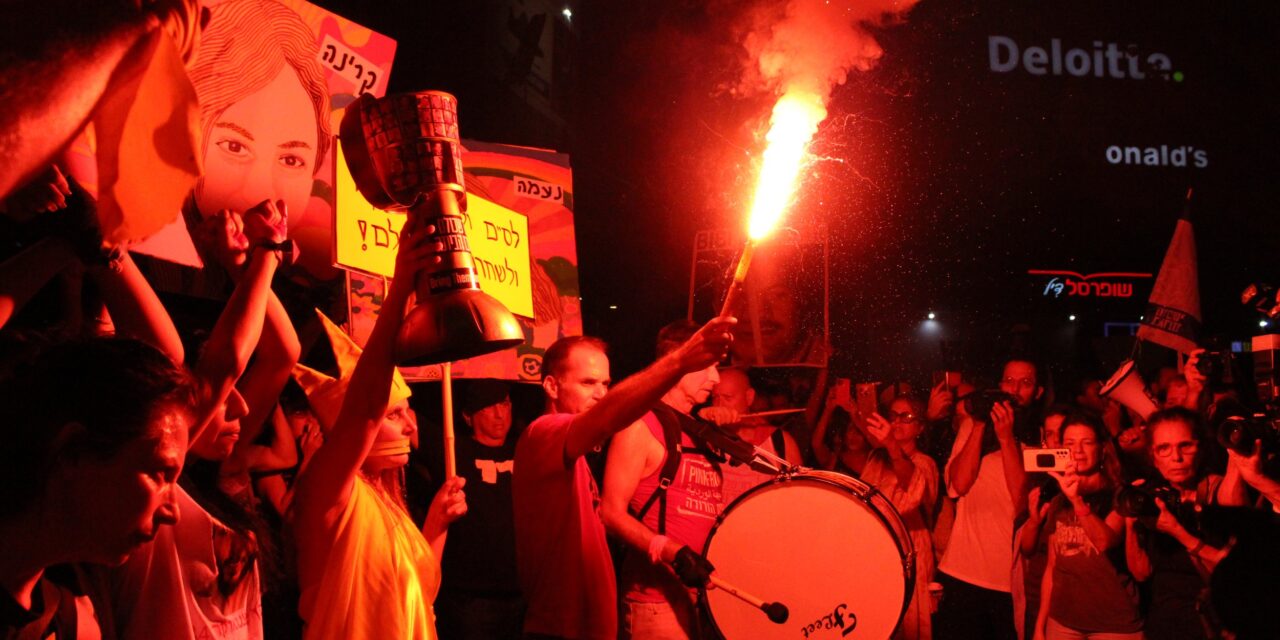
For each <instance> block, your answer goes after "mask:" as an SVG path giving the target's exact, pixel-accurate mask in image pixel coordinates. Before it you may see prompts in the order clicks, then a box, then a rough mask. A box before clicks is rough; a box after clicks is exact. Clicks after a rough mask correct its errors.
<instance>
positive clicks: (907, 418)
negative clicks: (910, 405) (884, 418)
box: [889, 411, 919, 422]
mask: <svg viewBox="0 0 1280 640" xmlns="http://www.w3.org/2000/svg"><path fill="white" fill-rule="evenodd" d="M918 419H919V417H918V416H916V414H914V413H911V412H910V411H907V412H905V413H903V412H898V411H890V412H889V422H915V421H916V420H918Z"/></svg>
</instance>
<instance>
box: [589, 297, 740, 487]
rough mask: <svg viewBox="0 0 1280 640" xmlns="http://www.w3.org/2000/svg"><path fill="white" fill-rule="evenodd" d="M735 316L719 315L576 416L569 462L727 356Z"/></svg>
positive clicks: (637, 418)
mask: <svg viewBox="0 0 1280 640" xmlns="http://www.w3.org/2000/svg"><path fill="white" fill-rule="evenodd" d="M737 322H738V321H737V319H735V318H715V319H713V320H711V321H710V322H708V323H707V324H705V325H703V327H702V328H701V329H699V330H698V332H697V333H695V334H693V336H692V337H691V338H689V340H688V341H686V342H685V343H684V344H682V345H680V346H679V347H678V348H677V349H676V350H675V351H672V352H671V353H668V354H667V355H665V356H663V357H662V358H660V359H659V360H658V361H657V362H655V363H653V364H652V365H649V367H648V368H646V369H645V370H644V371H641V372H640V373H637V374H635V375H633V376H631V377H630V378H627V379H626V380H623V381H622V382H621V383H620V384H618V386H616V387H614V388H613V389H611V390H610V391H609V393H608V394H606V395H605V396H604V397H603V398H601V399H600V402H598V403H596V405H595V406H593V407H591V408H590V409H588V410H587V411H586V412H584V413H581V414H579V415H577V416H574V418H573V421H572V422H571V423H570V424H569V433H568V435H567V436H566V437H565V443H564V459H565V464H566V465H569V464H572V463H573V461H574V460H577V459H578V458H579V457H581V456H583V455H585V454H586V453H587V452H588V451H591V450H592V449H594V448H596V447H597V446H599V445H601V444H603V443H604V441H605V440H607V439H608V438H609V436H611V435H613V434H614V433H615V432H617V431H620V430H622V429H624V428H626V427H627V425H630V424H631V423H633V422H635V421H636V420H639V419H640V417H641V416H643V415H644V413H645V412H646V411H648V410H649V407H651V406H652V405H653V404H654V403H655V402H657V401H658V400H659V399H661V398H662V394H664V393H666V392H667V391H668V390H670V389H671V387H672V386H673V385H674V384H675V383H676V381H678V380H679V379H680V376H683V375H684V374H686V373H690V372H693V371H697V370H699V369H705V368H707V367H709V366H711V365H713V364H716V363H717V362H720V361H721V360H723V359H724V358H725V356H726V355H727V354H728V351H729V343H730V342H732V341H733V336H732V334H731V333H730V329H732V327H733V325H734V324H736V323H737Z"/></svg>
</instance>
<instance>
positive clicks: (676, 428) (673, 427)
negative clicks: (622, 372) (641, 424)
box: [635, 407, 682, 534]
mask: <svg viewBox="0 0 1280 640" xmlns="http://www.w3.org/2000/svg"><path fill="white" fill-rule="evenodd" d="M662 409H663V408H658V407H655V408H654V410H653V415H654V416H655V417H656V418H658V423H659V424H661V425H662V440H663V446H665V447H666V448H667V459H666V460H665V461H664V462H663V463H662V469H661V470H659V471H658V488H656V489H654V490H653V493H652V494H651V495H650V496H649V499H648V500H646V501H645V503H644V506H642V507H640V511H639V512H637V513H636V514H635V515H636V520H642V521H643V520H644V514H646V513H648V512H649V509H650V508H652V507H653V503H654V502H657V503H658V533H659V534H665V533H666V532H667V489H669V488H670V487H671V481H672V480H675V477H676V472H677V471H679V470H680V455H681V449H682V447H681V446H680V433H681V432H680V421H679V418H677V417H676V416H675V415H674V412H672V411H664V410H662Z"/></svg>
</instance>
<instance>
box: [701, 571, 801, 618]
mask: <svg viewBox="0 0 1280 640" xmlns="http://www.w3.org/2000/svg"><path fill="white" fill-rule="evenodd" d="M708 582H709V583H710V584H711V586H712V587H714V588H716V589H720V590H722V591H724V592H725V593H727V594H729V595H731V596H733V597H735V598H737V599H739V600H741V601H743V602H745V603H747V604H749V605H751V606H753V607H755V608H757V609H759V610H761V611H763V612H764V614H765V615H767V616H769V620H771V621H773V622H774V623H775V624H782V623H784V622H786V621H787V616H789V615H791V614H790V612H788V611H787V605H785V604H782V603H781V602H765V601H764V600H761V599H760V598H757V597H755V596H753V595H751V594H749V593H747V592H745V591H741V590H739V589H738V588H737V587H735V586H733V585H731V584H729V583H728V582H725V581H724V580H721V579H720V576H717V575H716V574H714V573H713V574H711V578H710V580H708Z"/></svg>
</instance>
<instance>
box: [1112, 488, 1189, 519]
mask: <svg viewBox="0 0 1280 640" xmlns="http://www.w3.org/2000/svg"><path fill="white" fill-rule="evenodd" d="M1156 498H1159V499H1161V500H1163V501H1164V506H1165V508H1167V509H1168V510H1169V513H1172V514H1174V515H1178V514H1179V512H1180V511H1182V494H1181V493H1180V492H1179V491H1178V490H1177V489H1175V488H1174V487H1171V486H1169V485H1168V484H1167V483H1163V482H1158V483H1152V482H1151V481H1149V480H1148V481H1147V482H1145V483H1143V484H1139V485H1128V486H1125V487H1123V488H1121V489H1120V492H1119V493H1117V494H1116V511H1119V512H1120V515H1122V516H1124V517H1126V518H1155V517H1157V516H1159V515H1160V507H1159V506H1157V505H1156ZM1179 520H1181V518H1179Z"/></svg>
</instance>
